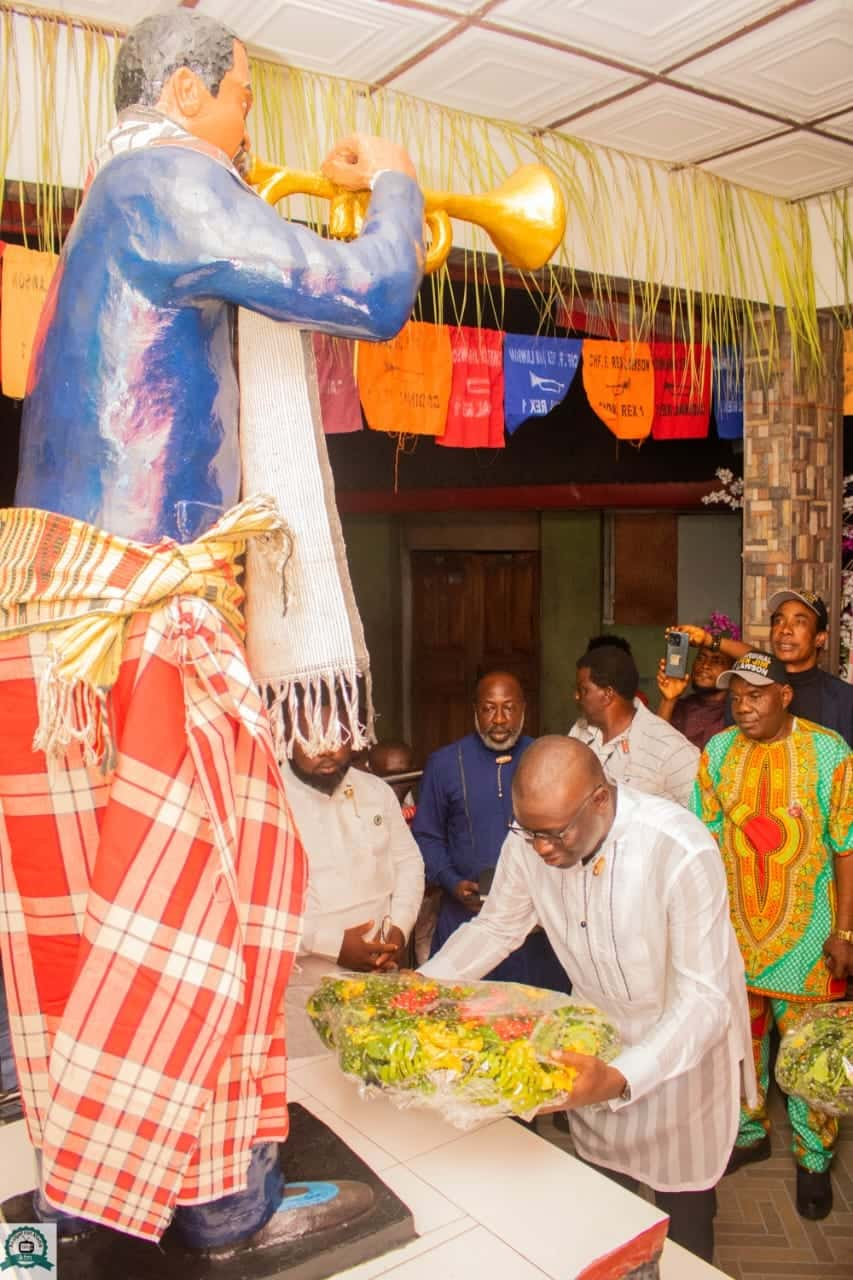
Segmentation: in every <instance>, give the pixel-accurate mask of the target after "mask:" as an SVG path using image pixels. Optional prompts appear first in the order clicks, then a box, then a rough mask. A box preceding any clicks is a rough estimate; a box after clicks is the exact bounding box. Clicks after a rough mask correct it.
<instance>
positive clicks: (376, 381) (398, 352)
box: [358, 320, 453, 436]
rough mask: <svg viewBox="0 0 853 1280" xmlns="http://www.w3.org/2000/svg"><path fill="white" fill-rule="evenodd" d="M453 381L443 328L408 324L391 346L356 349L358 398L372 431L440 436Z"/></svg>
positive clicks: (367, 345)
mask: <svg viewBox="0 0 853 1280" xmlns="http://www.w3.org/2000/svg"><path fill="white" fill-rule="evenodd" d="M452 380H453V355H452V351H451V347H450V332H449V330H448V328H447V326H446V325H437V324H422V323H421V322H420V321H418V320H410V321H409V323H408V324H407V325H406V326H405V328H404V329H402V330H401V331H400V333H398V334H397V337H396V338H392V340H391V341H390V342H359V344H358V393H359V395H360V397H361V404H362V407H363V409H364V416H365V417H366V418H367V425H368V426H369V427H372V428H373V430H374V431H393V432H401V433H405V434H406V435H422V436H440V435H441V434H442V432H443V431H444V424H445V422H446V421H447V406H448V405H449V403H450V387H451V383H452Z"/></svg>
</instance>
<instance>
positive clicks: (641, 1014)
mask: <svg viewBox="0 0 853 1280" xmlns="http://www.w3.org/2000/svg"><path fill="white" fill-rule="evenodd" d="M512 792H513V804H514V812H515V815H516V821H515V822H513V823H512V825H511V827H510V833H509V835H508V836H507V839H506V842H505V843H504V846H503V849H502V850H501V856H500V859H499V861H498V867H497V871H496V873H495V879H494V883H493V885H492V891H491V893H490V894H489V896H488V898H487V899H486V902H485V904H484V906H483V909H482V910H481V912H480V914H479V915H478V916H477V917H475V918H474V919H473V920H471V921H470V922H469V923H468V924H465V925H463V926H462V928H461V929H458V930H457V932H456V933H454V934H453V935H452V937H451V938H449V939H448V941H447V942H446V943H445V945H444V947H442V949H441V951H439V952H438V954H437V955H435V956H433V958H432V959H431V960H430V961H429V962H428V963H427V964H426V965H424V966H423V967H422V970H421V971H422V972H423V973H425V974H427V975H429V976H430V977H442V978H452V979H472V978H479V977H480V976H481V975H482V974H484V973H487V972H488V971H489V970H490V969H491V968H493V967H494V965H495V964H497V963H498V962H499V961H500V960H501V959H503V957H504V956H505V955H508V954H509V952H510V951H512V950H513V949H514V948H515V947H517V946H518V943H519V939H521V938H523V937H526V936H527V934H528V933H529V931H530V929H531V928H532V926H533V925H534V924H541V925H542V927H543V928H544V930H545V932H546V933H547V935H548V937H549V938H550V940H551V944H552V946H553V948H554V950H555V952H556V953H557V956H558V958H559V959H560V962H561V963H562V964H563V965H564V967H565V969H566V972H567V973H570V974H571V975H572V981H573V983H574V989H573V996H574V997H575V998H577V999H578V1000H580V1001H581V1002H584V1003H590V1004H593V1005H596V1006H597V1007H598V1008H599V1009H601V1010H602V1011H603V1012H604V1013H605V1014H606V1015H607V1016H608V1017H609V1018H610V1019H611V1020H612V1021H613V1023H614V1024H615V1025H616V1026H617V1027H618V1029H619V1031H620V1033H621V1036H622V1043H623V1048H622V1052H621V1053H620V1054H619V1056H618V1057H617V1058H616V1059H615V1060H614V1061H613V1062H612V1063H611V1064H610V1065H607V1064H606V1063H604V1062H603V1061H601V1060H600V1059H598V1058H592V1057H582V1056H580V1055H576V1054H566V1055H563V1056H564V1058H565V1060H566V1061H567V1062H569V1063H570V1065H572V1066H574V1067H576V1069H577V1071H578V1076H577V1080H576V1083H575V1088H574V1092H573V1095H572V1101H571V1104H570V1108H569V1118H570V1125H571V1132H572V1136H573V1138H574V1143H575V1148H576V1150H577V1152H578V1155H579V1156H580V1157H581V1158H582V1159H584V1160H587V1161H589V1162H590V1163H591V1164H594V1165H597V1166H599V1167H601V1168H603V1169H607V1170H611V1171H612V1172H613V1173H614V1174H615V1175H619V1177H618V1180H621V1181H623V1182H625V1183H627V1184H629V1185H631V1184H635V1183H636V1182H637V1181H639V1182H643V1183H646V1184H647V1185H648V1186H650V1187H652V1188H653V1189H654V1191H655V1195H656V1199H657V1202H658V1205H659V1206H660V1207H661V1208H662V1209H664V1210H665V1212H667V1213H668V1214H669V1215H670V1236H671V1237H672V1239H674V1240H676V1241H677V1242H678V1243H679V1244H682V1245H684V1247H685V1248H687V1249H690V1250H691V1251H692V1252H694V1253H696V1254H698V1255H699V1256H700V1257H703V1258H705V1259H707V1260H708V1261H710V1260H711V1255H712V1252H713V1234H714V1232H713V1220H714V1213H715V1210H716V1197H715V1194H714V1187H715V1186H716V1183H717V1182H718V1181H719V1179H720V1177H721V1176H722V1173H723V1171H724V1169H725V1167H726V1163H727V1161H728V1158H729V1154H730V1153H731V1150H732V1147H733V1145H734V1141H735V1136H736V1134H737V1128H738V1116H739V1107H740V1094H741V1081H742V1079H743V1081H744V1083H745V1085H746V1092H747V1095H748V1097H750V1098H752V1097H754V1091H755V1077H754V1073H753V1068H752V1054H751V1047H750V1028H749V1015H748V1010H747V998H746V984H745V982H744V976H743V962H742V960H741V957H740V952H739V950H738V946H737V942H736V940H735V937H734V933H733V931H732V927H731V924H730V922H729V905H728V894H727V889H726V880H725V875H724V872H723V867H722V863H721V860H720V855H719V851H718V849H717V847H716V844H715V842H714V840H713V839H711V838H710V837H709V834H708V832H707V830H706V829H705V827H704V826H703V824H702V823H701V822H699V821H698V819H696V818H695V817H694V815H693V814H691V813H689V812H687V810H685V809H682V808H681V807H680V806H678V805H675V804H673V803H672V802H671V801H669V800H664V799H660V798H657V797H652V796H647V795H643V794H642V793H640V792H638V791H634V790H632V789H631V788H629V787H624V786H619V787H616V786H613V785H612V784H610V783H608V782H607V780H606V778H605V776H604V772H603V770H602V767H601V764H600V763H599V761H598V760H597V759H596V757H595V755H594V754H593V752H592V751H591V750H590V749H589V748H588V747H586V746H584V745H583V744H581V743H579V742H576V741H574V740H572V739H571V738H564V737H545V738H540V739H539V740H538V741H537V742H535V743H534V744H533V746H531V747H529V748H528V750H527V752H526V753H525V756H524V759H523V760H522V761H521V763H520V765H519V768H518V772H517V774H516V776H515V780H514V782H513V789H512ZM596 1104H598V1105H596Z"/></svg>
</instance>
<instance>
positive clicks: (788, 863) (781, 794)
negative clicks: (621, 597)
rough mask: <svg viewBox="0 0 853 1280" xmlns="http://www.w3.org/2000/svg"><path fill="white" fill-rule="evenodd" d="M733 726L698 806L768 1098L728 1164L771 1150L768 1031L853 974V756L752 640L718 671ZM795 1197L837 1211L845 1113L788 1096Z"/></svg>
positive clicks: (709, 755) (808, 1213)
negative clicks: (725, 902) (713, 845)
mask: <svg viewBox="0 0 853 1280" xmlns="http://www.w3.org/2000/svg"><path fill="white" fill-rule="evenodd" d="M717 684H718V686H719V687H720V688H729V690H730V693H731V704H732V714H733V715H734V719H735V726H734V727H733V728H731V729H726V730H725V732H723V733H718V734H716V736H715V737H713V738H712V739H711V740H710V742H709V743H708V745H707V747H706V748H705V751H704V752H703V754H702V759H701V761H700V764H699V776H698V778H697V780H696V784H695V788H694V795H693V803H692V808H693V811H694V812H695V813H697V814H699V816H700V817H701V818H702V819H703V821H704V822H705V823H706V825H707V826H708V827H709V829H710V830H711V831H712V833H713V834H714V836H715V837H716V839H717V842H718V843H719V846H720V850H721V852H722V855H723V861H724V863H725V866H726V874H727V876H728V882H729V898H730V909H731V916H732V923H733V925H734V929H735V933H736V934H737V939H738V942H739V944H740V948H741V952H742V954H743V959H744V965H745V967H746V983H747V987H748V989H749V1000H750V1015H751V1017H752V1031H753V1050H754V1053H755V1064H756V1072H757V1074H758V1078H759V1107H758V1108H757V1109H756V1110H754V1111H743V1112H742V1113H741V1123H740V1129H739V1132H738V1138H737V1145H736V1146H735V1149H734V1151H733V1152H732V1158H731V1160H730V1161H729V1168H728V1170H727V1172H733V1171H734V1170H735V1169H737V1168H740V1166H741V1165H743V1164H747V1163H749V1162H751V1161H755V1160H764V1159H766V1158H767V1157H768V1156H769V1154H770V1138H769V1124H768V1121H767V1116H766V1109H765V1101H766V1093H767V1086H768V1075H769V1048H770V1031H771V1028H772V1025H773V1023H774V1022H775V1024H776V1026H777V1027H778V1028H779V1031H780V1033H781V1032H784V1031H785V1030H786V1029H787V1027H789V1026H791V1025H792V1024H793V1023H794V1022H795V1021H796V1020H797V1018H798V1017H799V1016H800V1014H801V1013H802V1012H803V1009H804V1007H807V1005H808V1004H809V1003H818V1002H820V1001H826V1000H835V999H839V998H840V997H842V996H843V995H844V993H845V990H846V981H847V978H848V977H849V976H850V974H851V973H853V857H850V856H849V855H850V854H851V853H853V754H851V752H850V749H849V747H848V746H847V744H846V742H845V741H844V739H843V738H842V737H841V736H840V735H839V734H837V733H834V732H833V731H832V730H831V729H823V728H821V726H820V725H816V724H813V723H812V722H811V721H809V720H802V719H800V718H799V717H795V716H793V715H791V713H790V711H789V707H790V703H791V699H792V697H793V690H792V689H791V686H790V684H789V683H788V680H787V673H786V671H785V667H784V666H783V664H782V663H781V662H780V661H779V659H778V658H774V657H772V656H771V654H769V653H762V652H760V651H756V650H753V651H750V652H748V653H745V654H744V655H743V656H742V657H741V658H739V659H738V661H737V662H736V663H735V664H734V666H733V667H732V669H731V670H730V671H724V672H723V673H722V674H721V675H720V676H718V677H717ZM788 1115H789V1117H790V1120H791V1127H792V1129H793V1151H794V1158H795V1160H796V1162H797V1209H798V1211H799V1213H800V1214H801V1215H802V1216H803V1217H805V1218H811V1219H818V1218H824V1217H826V1215H827V1214H828V1213H829V1212H830V1210H831V1209H832V1186H831V1183H830V1176H829V1168H830V1164H831V1161H832V1153H833V1146H834V1144H835V1139H836V1136H837V1134H838V1121H837V1120H836V1119H835V1118H834V1117H833V1116H829V1115H824V1114H819V1113H817V1112H815V1111H812V1110H811V1109H810V1108H809V1107H808V1106H807V1105H806V1103H805V1102H803V1101H802V1100H800V1099H798V1098H789V1099H788Z"/></svg>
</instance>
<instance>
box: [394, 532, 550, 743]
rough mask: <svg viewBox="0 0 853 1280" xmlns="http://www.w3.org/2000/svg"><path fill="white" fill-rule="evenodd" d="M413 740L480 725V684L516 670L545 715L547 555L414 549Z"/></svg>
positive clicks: (531, 717)
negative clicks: (543, 569) (542, 635)
mask: <svg viewBox="0 0 853 1280" xmlns="http://www.w3.org/2000/svg"><path fill="white" fill-rule="evenodd" d="M411 557H412V739H413V742H412V745H413V747H414V750H415V758H416V760H417V761H418V762H419V763H421V764H422V763H423V761H424V760H425V759H426V757H427V756H428V755H429V753H430V752H431V751H434V750H435V749H436V748H437V747H441V746H444V745H445V744H446V743H448V742H453V741H454V739H456V738H461V737H462V736H463V735H464V734H466V733H470V732H471V729H472V728H473V708H472V700H473V693H474V686H475V684H476V682H477V680H478V679H479V678H480V676H481V675H484V674H485V672H487V671H495V670H501V671H511V672H512V673H513V675H516V676H518V678H519V680H520V681H521V683H522V686H523V688H524V691H525V694H526V696H527V719H526V722H525V728H526V731H527V732H528V733H532V734H535V733H536V732H537V731H538V721H539V554H538V552H535V551H412V553H411Z"/></svg>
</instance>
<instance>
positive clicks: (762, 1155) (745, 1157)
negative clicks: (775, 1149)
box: [723, 1133, 770, 1178]
mask: <svg viewBox="0 0 853 1280" xmlns="http://www.w3.org/2000/svg"><path fill="white" fill-rule="evenodd" d="M769 1159H770V1134H769V1133H765V1135H764V1137H763V1138H762V1139H761V1140H760V1141H759V1142H753V1144H752V1145H751V1146H749V1147H734V1148H733V1149H732V1154H731V1155H730V1156H729V1163H728V1164H727V1165H726V1168H725V1172H724V1173H723V1177H724V1178H725V1177H726V1174H729V1173H734V1172H735V1170H737V1169H740V1168H742V1167H743V1165H745V1164H759V1163H760V1162H761V1161H762V1160H769Z"/></svg>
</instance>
